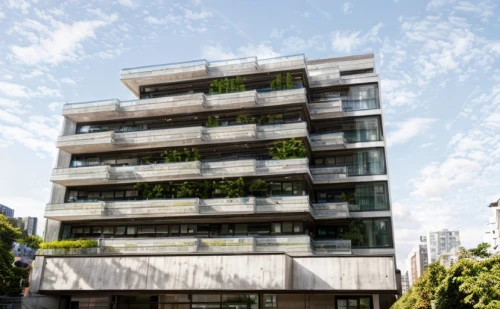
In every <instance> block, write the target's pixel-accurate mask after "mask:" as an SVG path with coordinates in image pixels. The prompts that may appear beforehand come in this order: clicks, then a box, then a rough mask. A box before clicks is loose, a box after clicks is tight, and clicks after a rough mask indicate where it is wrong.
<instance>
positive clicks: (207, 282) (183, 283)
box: [32, 254, 396, 292]
mask: <svg viewBox="0 0 500 309" xmlns="http://www.w3.org/2000/svg"><path fill="white" fill-rule="evenodd" d="M41 274H43V276H41ZM394 276H395V270H394V260H393V258H391V257H356V258H355V257H290V256H288V255H284V254H269V255H249V254H246V255H245V254H241V255H199V256H189V255H186V256H149V257H142V256H135V257H134V256H128V257H123V256H122V257H83V256H80V257H74V256H73V257H70V256H66V257H50V256H45V257H44V258H41V259H40V257H38V258H37V260H36V264H35V269H34V273H33V282H32V290H33V291H34V292H36V291H38V290H41V291H47V292H48V291H57V290H69V291H71V290H78V291H98V290H99V291H101V290H123V291H131V290H149V291H161V290H171V291H176V290H178V291H179V290H194V291H196V290H199V291H209V290H227V291H231V290H233V291H236V290H323V291H324V290H331V291H334V290H335V291H337V292H338V291H342V290H346V291H363V290H370V291H374V290H375V291H376V290H380V291H395V290H396V286H395V278H394Z"/></svg>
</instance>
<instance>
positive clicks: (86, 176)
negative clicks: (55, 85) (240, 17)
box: [30, 54, 399, 309]
mask: <svg viewBox="0 0 500 309" xmlns="http://www.w3.org/2000/svg"><path fill="white" fill-rule="evenodd" d="M281 80H282V81H283V83H282V82H281ZM121 81H122V83H123V84H124V85H125V86H126V87H127V88H129V89H130V90H131V91H132V92H133V93H134V94H135V95H136V96H137V97H138V98H139V99H137V100H132V101H127V102H122V101H120V100H107V101H95V102H86V103H73V104H66V105H65V106H64V107H63V116H64V122H63V128H62V130H61V135H60V136H59V138H58V140H57V148H58V149H59V155H58V159H57V162H56V165H55V167H54V170H53V173H52V175H51V179H50V180H51V181H52V183H53V185H52V192H51V198H50V201H49V203H48V205H47V207H46V210H45V217H46V218H47V223H46V229H45V234H44V238H45V241H54V240H62V239H82V238H84V239H97V240H98V242H97V243H98V245H97V246H96V247H93V248H74V249H43V250H39V251H38V252H37V258H36V261H35V266H34V270H33V275H32V282H31V285H30V292H31V296H32V297H39V299H40V300H43V301H44V302H46V303H51V302H55V301H58V302H59V304H60V305H59V306H60V307H61V308H65V306H66V307H67V306H69V305H71V306H73V304H79V306H81V307H85V308H97V307H99V306H103V307H109V305H110V304H115V305H117V306H118V305H119V304H121V303H127V304H132V303H133V304H137V305H140V306H141V308H190V307H198V308H205V307H207V308H208V307H211V306H212V307H213V306H216V307H217V306H222V304H225V303H232V304H234V305H236V306H246V308H338V309H343V308H347V306H348V304H349V308H364V309H385V308H389V307H390V305H391V303H392V302H393V301H394V300H395V296H396V294H398V293H399V287H398V280H397V276H399V275H397V273H398V271H397V269H396V264H395V251H394V241H393V239H394V237H393V229H392V216H391V202H390V186H389V178H388V168H387V165H388V164H387V154H386V151H385V140H384V129H383V113H382V109H381V103H380V87H379V77H378V74H377V73H376V72H375V61H374V55H372V54H369V55H359V56H350V57H343V58H331V59H319V60H307V59H306V58H305V56H304V55H293V56H286V57H279V58H274V59H257V58H254V57H248V58H243V59H234V60H227V61H217V62H207V61H205V60H202V61H194V62H186V63H177V64H167V65H158V66H151V67H143V68H133V69H124V70H122V72H121ZM285 81H286V85H285ZM237 82H239V83H243V85H244V87H239V88H238V89H236V88H234V84H236V83H237ZM217 83H219V84H217ZM220 83H222V84H224V83H225V84H224V85H225V86H224V87H226V88H224V89H226V90H224V89H222V88H220V87H219V86H217V87H219V88H217V87H216V86H214V85H220ZM221 89H222V90H221ZM235 89H236V90H235ZM292 141H293V142H294V143H297V144H296V145H302V146H293V147H296V148H299V150H300V151H301V154H300V155H296V154H284V153H285V152H286V151H290V150H289V149H288V150H286V148H285V146H281V145H287V144H286V143H289V142H292ZM279 147H283V148H279ZM286 147H288V146H286ZM294 149H295V148H294ZM273 151H274V152H273ZM280 151H282V152H280ZM354 234H356V235H354ZM40 297H42V298H40ZM195 305H196V306H195ZM34 308H36V307H34ZM235 308H236V307H235Z"/></svg>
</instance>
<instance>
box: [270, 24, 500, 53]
mask: <svg viewBox="0 0 500 309" xmlns="http://www.w3.org/2000/svg"><path fill="white" fill-rule="evenodd" d="M285 31H286V29H281V30H280V29H277V28H273V30H272V31H271V34H270V35H269V36H270V37H271V39H281V38H282V37H283V34H284V33H285ZM499 50H500V48H499Z"/></svg>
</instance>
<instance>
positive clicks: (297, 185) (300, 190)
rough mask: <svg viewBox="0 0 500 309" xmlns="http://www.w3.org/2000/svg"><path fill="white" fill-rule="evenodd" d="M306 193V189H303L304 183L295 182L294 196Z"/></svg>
mask: <svg viewBox="0 0 500 309" xmlns="http://www.w3.org/2000/svg"><path fill="white" fill-rule="evenodd" d="M303 193H304V189H303V188H302V182H294V183H293V195H302V194H303Z"/></svg>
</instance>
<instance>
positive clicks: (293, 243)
mask: <svg viewBox="0 0 500 309" xmlns="http://www.w3.org/2000/svg"><path fill="white" fill-rule="evenodd" d="M225 252H230V253H241V252H245V253H250V252H255V253H261V252H273V253H276V252H284V253H288V254H292V255H293V254H300V255H313V254H315V253H318V254H321V255H326V254H328V255H337V254H350V253H351V241H350V240H321V241H312V240H311V238H310V237H309V236H302V235H298V236H273V237H232V238H171V237H170V238H129V239H101V240H100V246H99V247H96V248H83V249H82V248H75V249H39V250H38V251H37V255H40V256H51V255H131V254H151V255H154V254H179V253H225Z"/></svg>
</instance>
